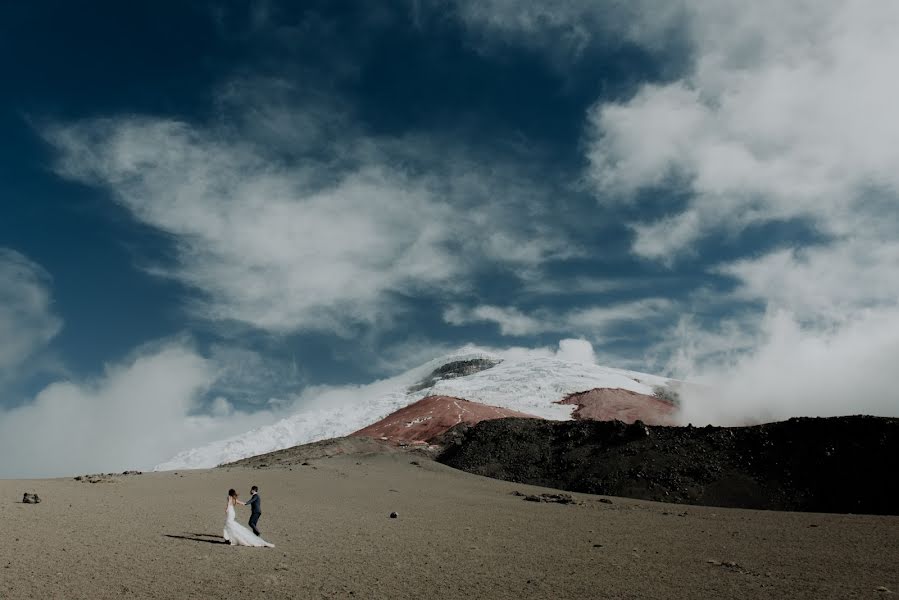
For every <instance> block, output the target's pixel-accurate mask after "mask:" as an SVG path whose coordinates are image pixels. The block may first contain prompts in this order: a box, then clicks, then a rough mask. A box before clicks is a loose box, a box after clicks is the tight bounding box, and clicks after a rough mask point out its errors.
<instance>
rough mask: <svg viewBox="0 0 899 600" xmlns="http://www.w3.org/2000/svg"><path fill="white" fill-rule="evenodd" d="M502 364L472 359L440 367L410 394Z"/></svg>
mask: <svg viewBox="0 0 899 600" xmlns="http://www.w3.org/2000/svg"><path fill="white" fill-rule="evenodd" d="M499 363H500V361H499V360H494V359H491V358H472V359H469V360H455V361H452V362H448V363H446V364H444V365H440V366H439V367H437V368H436V369H434V370H433V371H431V373H429V374H428V376H427V377H425V378H424V379H422V380H421V381H419V382H418V383H416V384H415V385H413V386H410V387H409V390H408V391H409V393H413V392H418V391H421V390H424V389H427V388H429V387H433V386H434V384H435V383H437V382H438V381H441V380H443V379H455V378H456V377H467V376H468V375H474V374H475V373H480V372H481V371H486V370H487V369H491V368H493V367H495V366H496V365H498V364H499Z"/></svg>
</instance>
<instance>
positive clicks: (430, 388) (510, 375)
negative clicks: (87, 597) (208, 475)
mask: <svg viewBox="0 0 899 600" xmlns="http://www.w3.org/2000/svg"><path fill="white" fill-rule="evenodd" d="M463 361H484V362H487V363H494V362H495V363H496V364H495V366H492V367H490V368H486V369H485V370H482V371H479V372H476V373H472V374H468V375H461V376H456V377H452V378H444V379H437V380H436V381H435V380H434V379H435V378H434V377H433V375H434V374H435V372H437V370H438V369H439V368H440V367H442V366H444V365H447V364H449V363H454V362H463ZM451 375H452V374H450V375H449V376H451ZM441 376H443V375H441ZM668 381H669V380H668V379H666V378H664V377H658V376H655V375H648V374H645V373H637V372H634V371H625V370H622V369H613V368H609V367H602V366H599V365H596V364H590V363H584V362H576V361H572V360H564V359H562V358H558V357H556V356H547V355H539V354H536V353H521V352H495V353H494V352H486V351H481V350H478V349H465V350H463V351H460V352H457V353H454V354H450V355H448V356H445V357H442V358H440V359H436V360H433V361H430V362H428V363H425V364H424V365H421V366H420V367H416V368H414V369H411V370H410V371H407V372H405V373H402V374H400V375H398V376H396V377H392V378H390V379H384V380H381V381H376V382H374V383H372V384H369V385H363V386H345V387H340V388H328V389H324V390H322V391H321V392H320V393H319V394H317V395H315V397H314V399H312V400H311V401H310V402H305V401H304V402H303V407H302V408H301V409H300V410H298V412H296V413H295V414H293V415H291V416H289V417H286V418H283V419H281V420H280V421H278V422H276V423H273V424H272V425H267V426H263V427H258V428H256V429H254V430H252V431H248V432H247V433H244V434H241V435H238V436H235V437H232V438H229V439H226V440H220V441H217V442H213V443H211V444H208V445H206V446H202V447H199V448H193V449H190V450H185V451H183V452H180V453H178V454H177V455H176V456H175V457H173V458H172V459H171V460H169V461H167V462H164V463H162V464H160V465H157V467H156V470H158V471H163V470H173V469H191V468H192V469H201V468H210V467H214V466H216V465H220V464H222V463H225V462H232V461H235V460H239V459H241V458H246V457H248V456H254V455H257V454H263V453H265V452H272V451H274V450H280V449H282V448H289V447H291V446H296V445H298V444H305V443H309V442H315V441H319V440H323V439H327V438H332V437H339V436H345V435H348V434H350V433H351V432H353V431H356V430H359V429H362V428H364V427H366V426H368V425H370V424H372V423H374V422H376V421H378V420H380V419H383V418H384V417H386V416H387V415H389V414H391V413H393V412H394V411H396V410H398V409H400V408H403V407H405V406H408V405H409V404H412V403H413V402H416V401H418V400H421V399H422V398H424V397H426V396H434V395H440V396H453V397H456V398H464V399H466V400H471V401H473V402H481V403H484V404H488V405H491V406H498V407H501V408H507V409H510V410H514V411H518V412H523V413H528V414H531V415H535V416H538V417H543V418H546V419H554V420H566V419H570V418H571V412H572V410H573V409H574V407H573V406H566V405H561V404H555V402H558V401H559V400H562V399H563V398H565V397H566V396H568V395H569V394H572V393H575V392H583V391H586V390H590V389H593V388H621V389H625V390H631V391H634V392H638V393H641V394H651V393H652V388H653V386H655V385H665V384H666V383H667V382H668ZM422 385H424V386H425V387H422ZM410 388H412V389H414V390H415V391H409V389H410Z"/></svg>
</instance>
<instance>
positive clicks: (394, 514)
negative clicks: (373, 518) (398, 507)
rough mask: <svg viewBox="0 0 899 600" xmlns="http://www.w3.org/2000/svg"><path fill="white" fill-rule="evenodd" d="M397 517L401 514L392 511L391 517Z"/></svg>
mask: <svg viewBox="0 0 899 600" xmlns="http://www.w3.org/2000/svg"><path fill="white" fill-rule="evenodd" d="M397 517H399V515H398V514H397V513H395V512H392V513H390V518H391V519H396V518H397Z"/></svg>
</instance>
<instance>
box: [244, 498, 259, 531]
mask: <svg viewBox="0 0 899 600" xmlns="http://www.w3.org/2000/svg"><path fill="white" fill-rule="evenodd" d="M247 506H249V507H250V529H252V530H253V533H255V534H256V535H259V530H258V529H256V523H258V522H259V517H261V516H262V507H261V504H260V502H259V494H253V495H252V496H250V499H249V500H247Z"/></svg>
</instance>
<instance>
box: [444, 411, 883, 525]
mask: <svg viewBox="0 0 899 600" xmlns="http://www.w3.org/2000/svg"><path fill="white" fill-rule="evenodd" d="M439 441H440V442H441V443H442V444H443V445H444V446H445V450H444V451H443V453H442V454H441V455H440V456H439V458H438V460H439V461H440V462H442V463H444V464H446V465H449V466H451V467H454V468H457V469H460V470H463V471H467V472H470V473H475V474H478V475H484V476H487V477H493V478H497V479H504V480H507V481H514V482H518V483H526V484H532V485H539V486H544V487H551V488H557V489H561V490H568V491H573V492H585V493H590V494H603V495H610V496H624V497H629V498H639V499H644V500H656V501H663V502H678V503H684V504H701V505H708V506H722V507H733V508H755V509H770V510H793V511H814V512H838V513H867V514H888V515H897V514H899V478H897V477H896V473H897V472H899V419H890V418H880V417H868V416H854V417H832V418H796V419H790V420H788V421H783V422H779V423H767V424H764V425H754V426H750V427H711V426H709V427H702V428H697V427H690V426H688V427H665V426H648V425H645V424H643V423H642V422H639V421H638V422H636V423H634V424H630V425H628V424H625V423H622V422H620V421H605V422H603V421H545V420H536V419H516V418H509V419H497V420H489V421H481V422H480V423H478V424H476V425H474V426H465V425H460V426H458V427H455V428H453V429H452V430H450V431H449V432H447V433H446V434H444V435H443V436H441V439H440V440H439Z"/></svg>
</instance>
